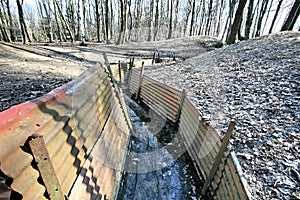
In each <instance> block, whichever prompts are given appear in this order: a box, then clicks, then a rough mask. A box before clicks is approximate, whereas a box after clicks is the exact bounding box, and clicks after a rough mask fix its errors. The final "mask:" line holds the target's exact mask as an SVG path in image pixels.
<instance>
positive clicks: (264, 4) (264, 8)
mask: <svg viewBox="0 0 300 200" xmlns="http://www.w3.org/2000/svg"><path fill="white" fill-rule="evenodd" d="M268 3H269V0H265V1H263V2H262V5H261V10H260V13H259V18H258V22H257V29H256V33H255V37H259V36H261V35H262V21H263V18H264V16H265V14H266V11H267V6H268Z"/></svg>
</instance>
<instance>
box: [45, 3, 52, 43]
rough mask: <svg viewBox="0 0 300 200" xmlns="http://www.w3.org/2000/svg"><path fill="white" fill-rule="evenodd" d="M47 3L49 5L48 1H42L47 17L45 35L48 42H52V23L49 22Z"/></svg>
mask: <svg viewBox="0 0 300 200" xmlns="http://www.w3.org/2000/svg"><path fill="white" fill-rule="evenodd" d="M47 5H48V6H50V5H49V2H47V3H46V2H45V1H44V2H43V6H44V10H45V13H46V17H47V24H48V25H47V36H48V38H49V42H50V43H52V42H53V32H52V23H51V16H50V10H48V8H47Z"/></svg>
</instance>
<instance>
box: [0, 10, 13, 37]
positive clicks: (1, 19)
mask: <svg viewBox="0 0 300 200" xmlns="http://www.w3.org/2000/svg"><path fill="white" fill-rule="evenodd" d="M6 26H7V25H6V23H5V20H4V16H3V13H2V11H1V8H0V29H1V33H2V37H3V40H4V41H5V42H11V41H10V37H9V35H8V33H7V30H6Z"/></svg>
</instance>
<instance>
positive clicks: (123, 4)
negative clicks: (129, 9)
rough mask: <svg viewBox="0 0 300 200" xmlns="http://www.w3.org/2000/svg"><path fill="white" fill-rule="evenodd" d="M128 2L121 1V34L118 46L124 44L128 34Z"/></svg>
mask: <svg viewBox="0 0 300 200" xmlns="http://www.w3.org/2000/svg"><path fill="white" fill-rule="evenodd" d="M126 4H127V3H126V1H125V0H120V10H121V15H120V27H121V28H120V33H119V38H118V41H117V43H116V44H117V45H119V44H123V43H124V40H125V33H126Z"/></svg>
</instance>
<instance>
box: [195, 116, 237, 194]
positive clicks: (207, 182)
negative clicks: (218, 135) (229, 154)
mask: <svg viewBox="0 0 300 200" xmlns="http://www.w3.org/2000/svg"><path fill="white" fill-rule="evenodd" d="M234 127H235V122H234V121H231V122H230V124H229V126H228V129H227V132H226V134H225V136H224V138H223V140H222V144H221V147H220V149H219V152H218V154H217V156H216V158H215V161H214V163H213V166H212V168H211V170H210V172H209V175H208V177H207V179H206V180H205V183H204V186H203V188H202V191H201V195H203V196H205V195H206V193H207V190H208V188H209V186H210V185H211V183H212V181H213V179H214V176H215V174H216V172H217V171H218V168H219V166H220V163H221V160H222V158H223V157H224V152H225V151H226V149H227V146H228V143H229V139H230V138H231V135H232V132H233V129H234Z"/></svg>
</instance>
